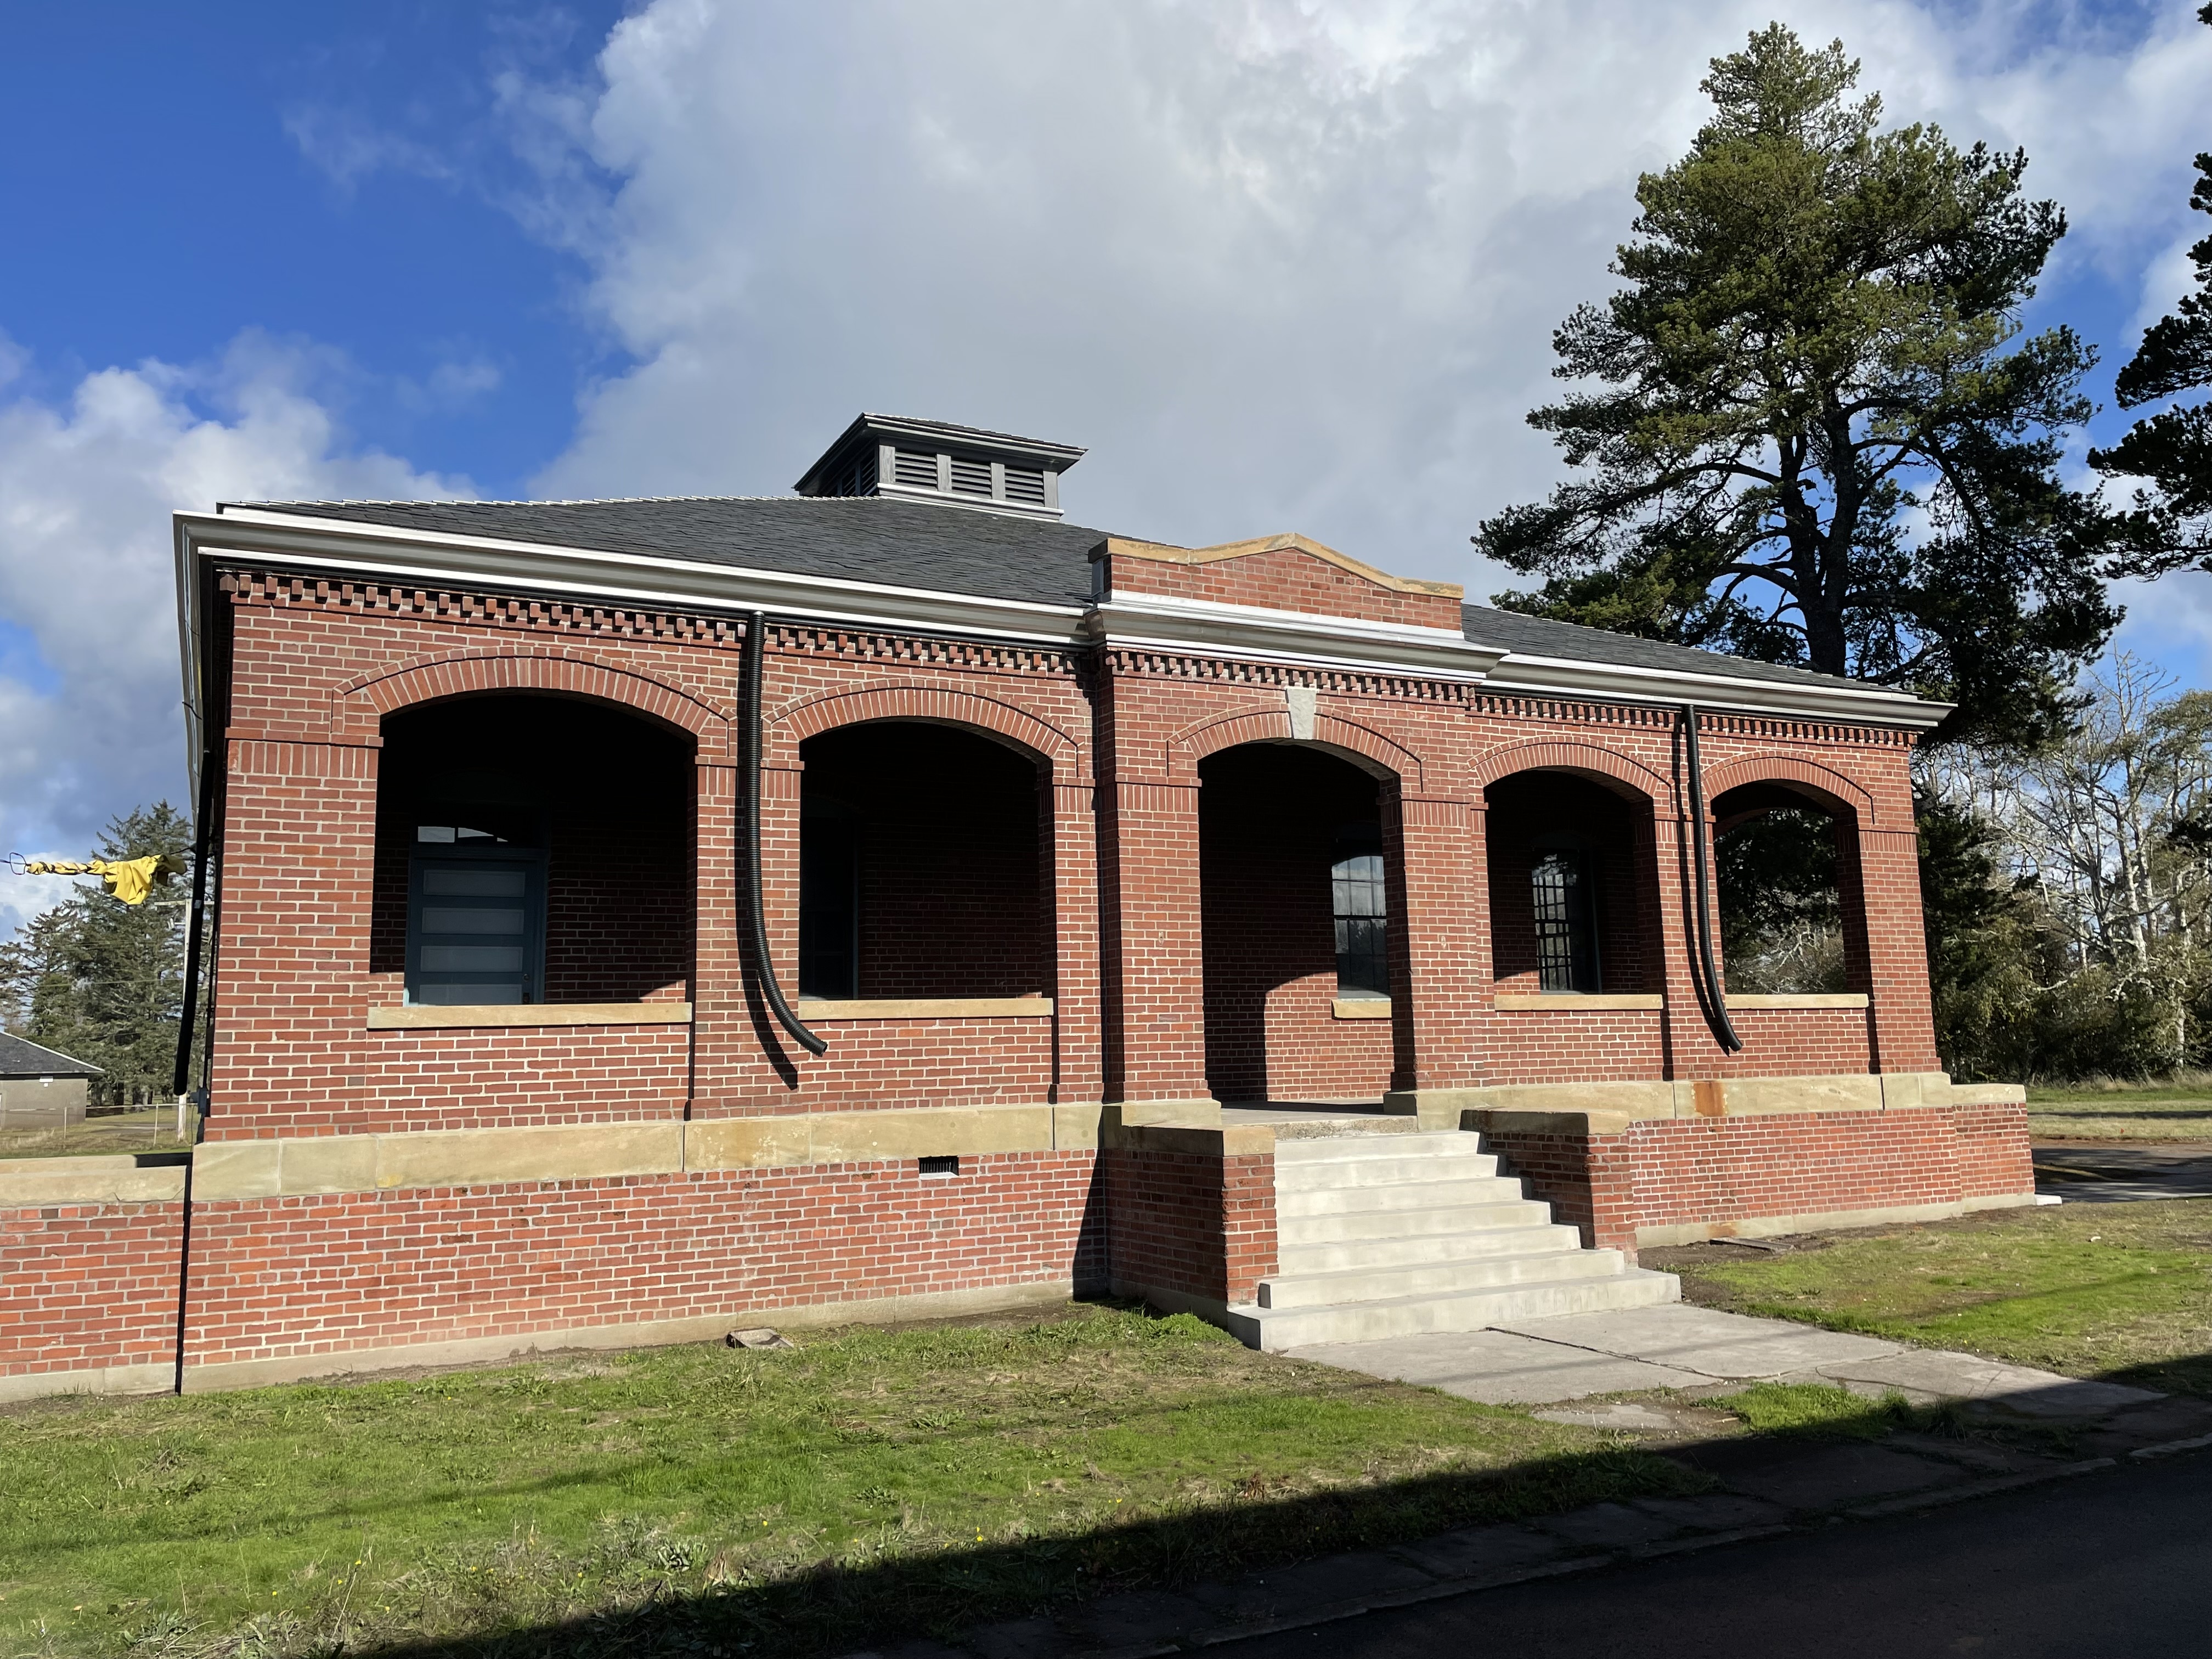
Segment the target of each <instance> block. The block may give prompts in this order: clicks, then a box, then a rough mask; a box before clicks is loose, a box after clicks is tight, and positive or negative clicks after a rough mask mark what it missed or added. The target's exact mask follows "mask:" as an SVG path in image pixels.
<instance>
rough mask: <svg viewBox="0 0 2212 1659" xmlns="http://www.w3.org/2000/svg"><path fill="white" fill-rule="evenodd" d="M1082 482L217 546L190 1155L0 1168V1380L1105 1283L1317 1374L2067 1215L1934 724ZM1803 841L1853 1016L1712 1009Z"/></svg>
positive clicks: (949, 455)
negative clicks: (1957, 1059) (1356, 1339)
mask: <svg viewBox="0 0 2212 1659" xmlns="http://www.w3.org/2000/svg"><path fill="white" fill-rule="evenodd" d="M1080 454H1081V452H1080V451H1078V450H1074V449H1071V448H1068V447H1064V446H1060V445H1054V444H1048V443H1040V442H1035V441H1027V440H1022V439H1016V438H1010V437H1007V436H1005V435H997V434H990V433H982V432H976V431H971V430H969V429H966V428H957V427H949V426H944V425H940V424H938V423H934V422H911V421H895V420H889V419H882V418H878V417H874V416H863V417H861V418H860V420H859V421H856V422H854V425H853V426H852V427H851V428H848V430H847V432H846V433H845V434H844V435H842V437H840V438H839V439H838V441H836V443H835V444H834V445H832V446H831V447H830V448H829V451H828V452H827V453H825V454H824V455H823V458H822V459H821V460H820V461H819V462H818V463H817V465H815V466H814V467H813V468H812V469H811V470H810V471H809V472H808V473H807V474H806V476H805V477H804V478H803V479H802V480H801V481H800V483H799V493H798V494H797V495H795V496H792V497H787V498H776V499H752V500H665V501H579V502H520V503H476V502H289V503H257V504H252V505H246V506H235V505H234V506H227V507H221V508H218V509H217V510H216V511H215V512H213V513H179V515H178V517H177V520H176V538H177V568H178V578H179V607H180V614H181V617H182V624H183V630H184V639H183V643H184V658H185V691H186V707H187V711H188V717H189V720H190V724H191V755H192V757H193V763H194V768H195V775H196V786H195V787H196V788H197V790H198V792H199V793H198V799H199V822H200V823H201V825H202V826H203V829H204V834H205V836H207V839H208V847H209V851H210V854H211V856H210V858H208V859H206V860H203V867H204V868H205V869H208V870H210V871H211V872H213V876H212V880H211V882H210V887H209V890H208V891H207V892H206V894H205V896H204V897H205V902H204V904H203V906H202V907H201V908H200V910H199V911H198V912H197V915H198V916H199V918H200V920H201V922H202V924H203V925H202V927H200V928H199V930H198V934H197V949H199V950H200V951H202V953H203V955H204V959H205V961H206V963H207V965H208V967H209V970H210V972H209V984H210V987H211V988H210V997H209V1000H208V1004H207V1006H205V1007H204V1009H202V1010H200V1011H199V1012H198V1024H197V1030H198V1031H199V1032H201V1033H202V1034H204V1039H205V1041H206V1042H207V1045H208V1053H209V1056H210V1097H209V1104H208V1109H207V1114H206V1117H205V1120H204V1141H203V1143H202V1144H201V1145H200V1146H199V1147H198V1148H197V1152H196V1154H195V1156H194V1158H193V1159H192V1162H191V1167H190V1171H189V1189H188V1190H187V1181H186V1171H185V1170H182V1169H178V1170H120V1169H116V1170H106V1169H103V1170H90V1171H85V1172H81V1173H78V1174H76V1175H71V1174H70V1173H69V1172H64V1171H57V1170H48V1171H46V1172H44V1173H40V1172H37V1171H33V1170H28V1169H27V1167H26V1166H23V1165H16V1166H13V1167H12V1168H8V1167H0V1267H4V1274H5V1276H4V1279H0V1284H4V1286H5V1289H4V1290H0V1296H4V1297H7V1298H9V1299H8V1301H7V1302H6V1303H5V1304H0V1319H4V1321H5V1324H4V1327H0V1392H7V1391H10V1390H12V1391H14V1392H18V1393H26V1392H35V1391H40V1390H43V1389H53V1388H58V1387H73V1388H91V1387H112V1388H137V1387H151V1386H167V1385H169V1384H170V1383H177V1384H178V1385H179V1386H185V1387H216V1386H225V1385H235V1384H239V1383H252V1382H256V1381H264V1380H273V1379H277V1378H281V1377H287V1376H306V1375H313V1374H317V1373H321V1372H328V1371H332V1370H343V1369H366V1368H373V1367H375V1366H378V1365H386V1364H417V1363H436V1362H439V1361H443V1360H453V1359H467V1358H483V1357H494V1356H500V1355H504V1354H507V1353H508V1352H514V1351H516V1350H519V1349H524V1348H528V1347H531V1346H539V1347H550V1346H574V1345H576V1344H600V1345H614V1344H617V1343H637V1342H647V1341H654V1340H687V1339H690V1338H694V1337H698V1336H702V1335H709V1334H719V1333H720V1331H721V1330H723V1329H725V1328H726V1327H727V1326H728V1325H729V1324H730V1323H731V1322H732V1320H734V1319H738V1318H740V1317H744V1318H757V1320H759V1321H761V1322H770V1321H773V1322H779V1323H787V1324H788V1323H796V1322H804V1321H807V1320H822V1319H829V1318H896V1317H908V1316H926V1315H931V1314H939V1313H947V1312H956V1311H959V1310H974V1309H981V1308H985V1307H996V1306H1005V1305H1012V1304H1018V1303H1020V1302H1022V1301H1024V1300H1028V1299H1036V1298H1040V1297H1060V1296H1065V1295H1066V1294H1067V1293H1068V1291H1070V1289H1071V1288H1073V1289H1076V1290H1079V1291H1080V1290H1085V1289H1090V1288H1100V1289H1104V1288H1109V1287H1110V1288H1112V1289H1114V1290H1115V1291H1121V1292H1124V1293H1141V1294H1143V1295H1146V1296H1147V1297H1150V1298H1151V1299H1152V1300H1153V1301H1154V1302H1156V1303H1158V1304H1163V1305H1167V1306H1174V1307H1188V1308H1191V1309H1194V1310H1198V1311H1200V1312H1201V1313H1204V1314H1206V1316H1210V1317H1212V1318H1215V1319H1218V1320H1220V1321H1222V1322H1225V1323H1228V1324H1229V1325H1230V1326H1231V1328H1234V1329H1237V1331H1238V1332H1239V1333H1240V1334H1243V1335H1244V1336H1245V1337H1246V1338H1247V1340H1252V1341H1255V1342H1262V1343H1265V1344H1266V1345H1267V1346H1270V1347H1284V1346H1292V1345H1294V1344H1296V1343H1297V1342H1302V1341H1308V1340H1320V1339H1322V1338H1324V1337H1328V1336H1342V1335H1348V1334H1363V1333H1383V1332H1388V1331H1398V1330H1414V1329H1432V1328H1474V1327H1480V1326H1481V1325H1485V1324H1487V1323H1491V1322H1495V1321H1496V1320H1498V1319H1500V1318H1504V1317H1508V1316H1516V1317H1518V1316H1528V1314H1529V1313H1531V1312H1536V1311H1542V1310H1547V1309H1557V1310H1567V1309H1572V1308H1585V1307H1599V1306H1607V1305H1623V1304H1633V1303H1637V1302H1644V1301H1650V1300H1655V1299H1666V1298H1668V1297H1671V1296H1672V1295H1673V1294H1674V1283H1673V1281H1672V1280H1671V1279H1668V1278H1666V1277H1665V1276H1664V1275H1660V1274H1654V1273H1645V1272H1641V1271H1639V1270H1638V1269H1637V1268H1636V1267H1635V1266H1634V1255H1635V1251H1636V1249H1637V1248H1638V1245H1639V1244H1651V1243H1661V1242H1675V1241H1680V1240H1684V1239H1688V1238H1693V1237H1710V1236H1714V1235H1724V1234H1727V1233H1730V1232H1735V1231H1741V1232H1744V1233H1754V1232H1759V1231H1768V1232H1773V1231H1785V1230H1790V1229H1796V1228H1802V1227H1806V1226H1812V1225H1824V1224H1825V1225H1838V1224H1843V1223H1848V1222H1850V1221H1851V1220H1854V1219H1893V1218H1909V1217H1933V1216H1938V1215H1948V1214H1957V1213H1960V1212H1961V1211H1962V1210H1965V1209H1970V1208H1974V1207H1978V1206H1990V1205H1999V1204H2013V1203H2022V1202H2026V1201H2028V1198H2029V1195H2030V1191H2031V1179H2030V1175H2029V1169H2028V1161H2027V1139H2026V1129H2025V1118H2024V1115H2023V1111H2022V1109H2021V1104H2020V1096H2019V1093H2018V1091H2015V1090H2006V1089H1989V1088H1984V1089H1966V1088H1960V1087H1954V1086H1953V1085H1950V1083H1949V1082H1948V1079H1946V1078H1945V1077H1944V1076H1943V1074H1942V1072H1941V1071H1940V1070H1939V1069H1938V1061H1937V1059H1936V1051H1935V1046H1934V1042H1933V1036H1932V1030H1931V1027H1930V1022H1929V1000H1928V987H1927V971H1926V962H1925V956H1924V952H1923V944H1922V937H1921V923H1920V912H1919V902H1918V889H1917V873H1916V865H1915V856H1914V831H1913V821H1912V808H1911V792H1910V787H1909V778H1908V758H1909V756H1910V754H1911V747H1912V744H1913V743H1914V742H1915V740H1916V738H1917V735H1918V734H1919V733H1921V732H1924V731H1925V730H1926V729H1927V728H1928V727H1929V726H1931V725H1932V724H1933V722H1934V721H1935V720H1936V719H1938V718H1939V717H1940V716H1941V715H1942V713H1943V712H1944V711H1943V710H1942V708H1941V707H1940V706H1936V705H1931V704H1929V703H1925V702H1918V701H1916V700H1914V699H1913V698H1911V697H1909V696H1903V695H1900V694H1899V693H1896V692H1893V691H1890V690H1882V689H1880V688H1876V687H1873V686H1869V685H1866V684H1860V683H1857V682H1853V681H1850V680H1843V679H1836V678H1827V677H1824V676H1820V675H1814V674H1809V673H1804V672H1800V671H1794V670H1790V669H1784V668H1779V667H1772V666H1768V665H1760V664H1754V663H1747V662H1742V661H1738V660H1735V659H1726V658H1720V657H1715V656H1711V655H1708V654H1705V653H1699V652H1695V651H1689V650H1685V649H1681V648H1679V647H1667V646H1662V645H1656V644H1652V643H1650V642H1646V641H1637V640H1632V639H1628V638H1625V637H1622V636H1618V635H1608V634H1603V633H1597V632H1593V631H1590V630H1587V629H1577V628H1573V627H1569V626H1566V625H1564V624H1559V623H1546V622H1541V621H1536V620H1533V619H1530V618H1528V617H1520V616H1516V615H1512V614H1509V613H1505V612H1500V611H1492V610H1488V609H1486V608H1483V607H1480V606H1474V605H1464V604H1463V603H1462V593H1461V592H1460V590H1459V589H1458V588H1456V587H1454V586H1449V585H1447V584H1443V583H1437V582H1428V581H1415V580H1407V579H1403V578H1400V577H1396V576H1393V575H1389V574H1385V573H1384V572H1383V571H1382V570H1379V569H1376V568H1373V567H1371V566H1370V565H1368V564H1365V563H1363V562H1360V561H1358V560H1357V559H1354V558H1351V557H1348V556H1345V555H1343V554H1341V553H1339V552H1336V551H1334V550H1331V549H1329V548H1327V547H1323V546H1322V545H1320V544H1316V543H1314V542H1312V541H1310V540H1308V539H1306V538H1304V537H1300V536H1297V535H1279V536H1272V537H1267V538H1261V539H1257V540H1252V541H1244V542H1237V543H1233V544H1228V545H1225V546H1215V547H1205V548H1196V549H1190V548H1182V547H1173V546H1167V545H1163V544H1156V543H1152V542H1144V541H1137V540H1132V539H1127V538H1121V537H1117V536H1112V535H1108V534H1105V533H1103V532H1098V531H1095V530H1086V529H1080V528H1078V527H1076V526H1073V525H1070V524H1067V523H1066V522H1065V521H1064V520H1062V518H1061V516H1060V477H1061V475H1062V474H1064V473H1065V472H1066V471H1067V470H1068V469H1069V468H1070V467H1072V466H1073V465H1074V464H1075V462H1076V461H1077V459H1079V456H1080ZM1782 806H1789V807H1791V808H1794V809H1806V808H1810V809H1813V810H1815V811H1818V812H1820V813H1821V814H1824V815H1826V817H1828V818H1829V819H1830V820H1831V821H1832V825H1833V829H1834V835H1835V837H1836V845H1837V848H1838V870H1839V872H1840V874H1839V877H1838V896H1839V900H1840V905H1841V914H1842V916H1843V921H1844V927H1843V933H1844V941H1843V957H1844V965H1843V969H1842V972H1843V974H1844V980H1845V988H1843V989H1840V990H1838V989H1835V988H1827V989H1824V990H1822V991H1820V992H1818V993H1815V994H1765V995H1742V994H1729V992H1727V990H1726V989H1725V979H1726V971H1727V970H1726V964H1725V963H1723V962H1721V961H1720V960H1719V956H1720V951H1719V942H1718V939H1717V933H1716V929H1715V927H1714V925H1713V922H1712V920H1711V918H1712V915H1713V914H1714V898H1713V895H1712V891H1711V889H1712V885H1713V883H1714V881H1715V879H1716V877H1715V874H1714V872H1713V869H1712V867H1711V836H1712V835H1713V834H1714V833H1716V832H1717V831H1718V830H1721V829H1725V828H1727V827H1728V826H1729V825H1730V824H1733V823H1739V822H1741V821H1744V820H1745V819H1747V818H1748V817H1753V816H1755V815H1757V814H1759V813H1761V812H1765V811H1772V810H1776V809H1777V808H1778V807H1782ZM1470 1131H1473V1132H1474V1133H1469V1132H1470ZM1501 1157H1502V1158H1504V1160H1505V1162H1504V1164H1499V1162H1498V1159H1499V1158H1501ZM1547 1205H1548V1206H1551V1213H1550V1214H1547V1213H1546V1209H1545V1206H1547Z"/></svg>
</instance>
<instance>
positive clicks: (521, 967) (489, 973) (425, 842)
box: [407, 823, 545, 1007]
mask: <svg viewBox="0 0 2212 1659" xmlns="http://www.w3.org/2000/svg"><path fill="white" fill-rule="evenodd" d="M544 976H545V856H544V854H543V853H542V852H540V851H539V850H538V848H533V847H526V846H520V845H517V844H516V843H515V842H512V841H509V840H507V839H505V838H503V837H501V836H498V835H495V834H494V833H493V832H492V831H490V830H489V829H477V828H473V827H471V826H470V825H467V824H459V823H423V824H417V825H416V829H415V850H414V856H413V857H412V858H411V859H410V860H409V861H408V882H407V1000H409V1001H410V1002H417V1003H427V1004H428V1005H430V1006H441V1007H453V1006H463V1005H471V1004H479V1003H518V1002H542V1001H544Z"/></svg>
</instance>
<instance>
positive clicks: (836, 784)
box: [799, 720, 1053, 1002]
mask: <svg viewBox="0 0 2212 1659" xmlns="http://www.w3.org/2000/svg"><path fill="white" fill-rule="evenodd" d="M799 757H800V759H801V760H802V761H803V762H804V763H805V771H804V772H803V773H802V774H801V775H800V779H801V781H800V784H799V995H800V996H802V997H805V998H807V999H810V1000H824V1001H832V1002H842V1001H851V1000H862V1001H874V1000H904V999H917V998H957V997H1027V996H1043V995H1048V994H1050V992H1051V988H1052V984H1053V948H1052V903H1051V899H1050V896H1049V894H1048V890H1047V887H1046V881H1047V872H1048V868H1049V866H1048V864H1047V863H1046V861H1045V860H1044V859H1043V858H1042V856H1041V849H1042V846H1043V845H1044V844H1045V838H1044V836H1043V834H1042V802H1043V801H1044V800H1045V799H1048V797H1047V796H1046V795H1045V794H1044V793H1043V792H1042V790H1041V789H1040V787H1039V779H1038V772H1039V762H1038V760H1037V758H1036V756H1034V755H1032V754H1030V753H1029V752H1028V751H1026V750H1017V749H1014V748H1012V747H1011V746H1009V745H1008V744H1003V743H1000V742H996V741H994V740H993V739H992V738H986V737H982V736H981V735H979V734H977V733H976V732H970V731H967V730H964V729H963V728H960V727H957V726H937V725H932V724H929V723H927V722H925V721H921V720H878V721H870V722H866V723H864V724H860V725H856V726H838V727H836V729H834V730H832V731H829V732H823V733H821V734H820V735H819V736H817V737H813V738H808V739H807V740H806V741H805V743H803V744H800V745H799Z"/></svg>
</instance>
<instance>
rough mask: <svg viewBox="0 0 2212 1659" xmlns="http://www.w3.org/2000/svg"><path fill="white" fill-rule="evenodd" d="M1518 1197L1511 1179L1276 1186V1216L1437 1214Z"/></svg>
mask: <svg viewBox="0 0 2212 1659" xmlns="http://www.w3.org/2000/svg"><path fill="white" fill-rule="evenodd" d="M1520 1196H1521V1183H1520V1182H1518V1181H1517V1180H1515V1179H1514V1178H1512V1177H1511V1176H1446V1177H1444V1178H1442V1179H1439V1180H1436V1181H1398V1182H1390V1183H1389V1185H1387V1186H1357V1185H1356V1186H1329V1187H1316V1188H1304V1187H1293V1188H1289V1189H1288V1190H1285V1188H1284V1187H1283V1184H1282V1181H1281V1172H1280V1171H1278V1172H1277V1179H1276V1182H1275V1213H1276V1214H1277V1215H1278V1216H1285V1215H1289V1216H1309V1215H1345V1214H1348V1213H1350V1212H1353V1211H1357V1210H1438V1209H1448V1208H1454V1207H1457V1206H1462V1205H1468V1204H1509V1203H1510V1202H1512V1201H1513V1200H1515V1199H1517V1198H1519V1197H1520Z"/></svg>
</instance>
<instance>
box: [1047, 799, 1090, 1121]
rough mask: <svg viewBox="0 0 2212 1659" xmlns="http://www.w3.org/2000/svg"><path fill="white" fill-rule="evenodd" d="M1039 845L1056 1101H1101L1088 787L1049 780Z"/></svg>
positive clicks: (1054, 1095) (1054, 1096) (1054, 1094)
mask: <svg viewBox="0 0 2212 1659" xmlns="http://www.w3.org/2000/svg"><path fill="white" fill-rule="evenodd" d="M1040 793H1041V795H1042V798H1043V817H1044V822H1043V823H1042V824H1041V825H1040V826H1039V828H1040V830H1041V831H1042V833H1041V834H1040V836H1039V837H1038V839H1039V841H1040V842H1041V843H1042V846H1043V847H1044V848H1048V849H1049V850H1050V853H1051V858H1052V862H1051V866H1050V869H1051V880H1052V892H1051V907H1050V912H1049V913H1050V915H1051V916H1052V918H1053V949H1054V970H1053V1099H1054V1102H1055V1103H1062V1104H1064V1103H1067V1102H1070V1101H1093V1100H1097V1099H1100V1098H1101V1097H1102V1096H1101V1093H1100V1090H1101V1087H1102V1079H1101V1072H1100V1064H1099V1054H1100V1047H1101V1042H1100V1031H1099V1021H1100V1014H1101V1010H1100V1006H1099V985H1098V978H1099V973H1098V969H1099V963H1098V867H1097V845H1098V842H1097V823H1096V822H1095V821H1094V819H1093V817H1092V797H1093V793H1094V792H1093V790H1092V789H1091V786H1090V785H1089V784H1088V783H1078V782H1074V781H1061V780H1059V779H1054V780H1052V781H1050V782H1049V783H1048V787H1046V788H1045V789H1043V790H1042V791H1041V792H1040Z"/></svg>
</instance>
